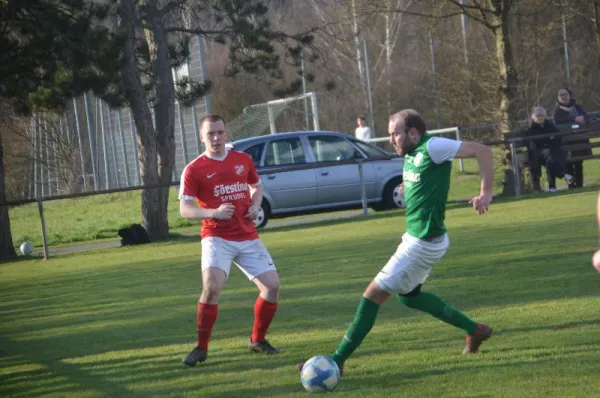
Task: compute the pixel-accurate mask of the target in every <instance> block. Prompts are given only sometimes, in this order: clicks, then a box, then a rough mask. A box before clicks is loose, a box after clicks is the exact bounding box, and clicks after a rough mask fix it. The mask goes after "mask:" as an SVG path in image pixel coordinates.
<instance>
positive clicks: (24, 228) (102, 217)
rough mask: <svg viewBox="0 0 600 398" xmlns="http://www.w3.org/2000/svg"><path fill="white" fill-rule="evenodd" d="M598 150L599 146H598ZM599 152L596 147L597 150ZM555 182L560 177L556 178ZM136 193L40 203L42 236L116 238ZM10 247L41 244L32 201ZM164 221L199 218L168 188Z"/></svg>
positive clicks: (598, 168)
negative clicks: (183, 213)
mask: <svg viewBox="0 0 600 398" xmlns="http://www.w3.org/2000/svg"><path fill="white" fill-rule="evenodd" d="M597 150H598V151H600V148H597ZM599 153H600V152H599ZM464 165H465V169H464V172H461V171H460V170H459V167H458V163H457V162H455V164H454V166H453V177H452V184H451V187H450V194H449V199H451V200H452V199H464V198H469V197H471V196H472V195H474V194H476V193H477V192H479V181H480V180H479V172H478V168H477V162H476V161H475V160H473V159H467V160H465V161H464ZM502 178H503V176H502V173H501V167H498V172H497V173H496V182H497V184H496V191H497V192H501V191H502V188H501V181H502ZM585 180H586V184H587V185H600V160H591V161H586V162H585ZM558 183H559V185H560V184H561V183H563V185H564V182H563V181H559V182H558ZM140 203H141V201H140V193H139V191H135V192H124V193H116V194H108V195H97V196H92V197H86V198H79V199H64V200H59V201H49V202H45V203H44V212H45V218H46V230H47V239H48V244H49V245H50V246H57V245H62V244H69V243H73V242H86V241H90V240H99V239H108V238H111V239H115V238H118V237H117V230H118V229H119V228H122V227H124V226H128V225H131V224H132V223H136V222H140ZM9 215H10V219H11V227H12V233H13V241H14V244H15V247H18V246H19V245H20V244H21V243H22V242H26V241H29V242H32V244H33V245H34V246H36V247H41V245H42V238H41V232H40V217H39V213H38V208H37V205H36V204H33V205H26V206H18V207H12V208H10V209H9ZM169 225H170V227H171V230H172V231H173V232H182V231H186V232H187V231H190V230H193V231H197V230H198V229H199V227H198V223H195V222H193V221H189V220H184V219H182V218H181V217H180V216H179V202H178V200H177V192H176V190H175V189H171V195H170V199H169Z"/></svg>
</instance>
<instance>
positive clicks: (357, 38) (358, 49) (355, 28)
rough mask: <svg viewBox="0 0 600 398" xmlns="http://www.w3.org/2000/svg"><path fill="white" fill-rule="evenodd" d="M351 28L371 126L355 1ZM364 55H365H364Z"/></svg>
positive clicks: (366, 111)
mask: <svg viewBox="0 0 600 398" xmlns="http://www.w3.org/2000/svg"><path fill="white" fill-rule="evenodd" d="M351 8H352V10H351V11H352V23H353V25H352V28H353V35H354V45H355V46H356V63H357V65H358V76H359V79H360V87H361V88H362V92H363V96H364V100H365V109H364V110H365V111H364V112H363V113H364V114H365V115H367V117H368V119H369V120H368V125H369V126H372V125H373V120H372V115H370V114H369V92H368V89H367V73H368V72H367V71H366V70H365V64H364V59H363V52H362V46H361V44H360V30H359V29H358V19H357V10H356V1H355V0H352V3H351ZM365 55H366V54H365Z"/></svg>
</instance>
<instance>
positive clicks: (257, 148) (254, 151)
mask: <svg viewBox="0 0 600 398" xmlns="http://www.w3.org/2000/svg"><path fill="white" fill-rule="evenodd" d="M264 146H265V144H258V145H252V146H251V147H248V148H246V149H244V152H246V153H247V154H248V155H250V157H251V158H252V161H253V162H254V167H259V166H260V159H261V157H262V153H263V148H264Z"/></svg>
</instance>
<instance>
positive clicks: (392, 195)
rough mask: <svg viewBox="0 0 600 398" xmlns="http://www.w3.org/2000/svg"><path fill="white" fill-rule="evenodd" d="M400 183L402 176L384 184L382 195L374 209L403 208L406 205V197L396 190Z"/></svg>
mask: <svg viewBox="0 0 600 398" xmlns="http://www.w3.org/2000/svg"><path fill="white" fill-rule="evenodd" d="M400 184H402V178H400V177H397V178H393V179H392V180H390V181H389V182H388V183H387V184H386V185H385V188H384V189H383V197H382V199H381V202H380V203H379V206H377V208H376V209H375V210H390V209H404V208H405V207H406V199H404V195H402V194H400V192H399V190H398V188H399V187H400Z"/></svg>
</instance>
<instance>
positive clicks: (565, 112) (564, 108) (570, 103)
mask: <svg viewBox="0 0 600 398" xmlns="http://www.w3.org/2000/svg"><path fill="white" fill-rule="evenodd" d="M554 123H556V124H569V125H579V126H584V125H586V124H588V123H590V118H589V116H588V114H587V112H586V111H585V109H583V107H581V105H579V104H577V103H575V99H574V98H573V97H572V95H571V92H570V91H569V90H567V89H565V88H561V89H560V90H558V98H557V104H556V108H555V109H554ZM589 142H590V141H589V140H588V139H587V138H584V139H582V140H577V141H571V143H572V144H582V143H583V144H585V143H587V144H589ZM591 154H592V149H591V148H589V149H577V150H574V151H571V156H589V155H591ZM567 172H568V173H569V174H572V175H573V177H574V178H573V181H572V182H571V183H570V184H569V188H577V187H582V186H583V160H577V161H575V162H569V163H568V164H567Z"/></svg>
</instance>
